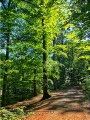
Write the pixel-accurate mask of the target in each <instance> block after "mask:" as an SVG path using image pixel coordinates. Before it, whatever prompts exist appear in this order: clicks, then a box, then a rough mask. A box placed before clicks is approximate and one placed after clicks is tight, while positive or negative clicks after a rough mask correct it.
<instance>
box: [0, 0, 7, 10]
mask: <svg viewBox="0 0 90 120" xmlns="http://www.w3.org/2000/svg"><path fill="white" fill-rule="evenodd" d="M0 2H1V3H2V5H3V7H4V9H6V7H5V5H4V3H3V1H2V0H0Z"/></svg>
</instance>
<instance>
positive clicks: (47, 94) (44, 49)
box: [42, 19, 51, 100]
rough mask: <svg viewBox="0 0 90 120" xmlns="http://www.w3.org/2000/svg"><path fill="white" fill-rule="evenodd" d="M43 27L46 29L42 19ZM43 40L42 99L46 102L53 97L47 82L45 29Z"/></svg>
mask: <svg viewBox="0 0 90 120" xmlns="http://www.w3.org/2000/svg"><path fill="white" fill-rule="evenodd" d="M42 27H44V19H42ZM42 39H43V97H42V100H44V99H47V98H49V97H51V95H49V93H48V82H47V81H48V78H47V69H46V61H47V52H46V50H47V41H46V38H45V32H44V29H43V35H42Z"/></svg>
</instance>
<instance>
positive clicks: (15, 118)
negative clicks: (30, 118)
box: [0, 107, 24, 120]
mask: <svg viewBox="0 0 90 120" xmlns="http://www.w3.org/2000/svg"><path fill="white" fill-rule="evenodd" d="M23 108H24V107H20V108H15V109H13V110H11V111H9V110H7V109H5V108H2V109H1V110H0V120H21V119H20V118H21V117H22V116H24V111H23Z"/></svg>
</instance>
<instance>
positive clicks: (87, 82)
mask: <svg viewBox="0 0 90 120" xmlns="http://www.w3.org/2000/svg"><path fill="white" fill-rule="evenodd" d="M82 89H83V90H84V91H85V96H86V98H87V99H89V98H90V76H87V77H85V78H84V80H83V82H82Z"/></svg>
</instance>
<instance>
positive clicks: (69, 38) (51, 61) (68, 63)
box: [0, 0, 90, 106]
mask: <svg viewBox="0 0 90 120" xmlns="http://www.w3.org/2000/svg"><path fill="white" fill-rule="evenodd" d="M81 2H82V4H81ZM0 6H1V8H0V13H1V23H0V29H1V34H0V35H1V40H0V43H1V48H0V49H1V50H0V56H1V57H0V58H1V59H0V83H1V84H0V90H1V91H2V95H0V97H1V98H0V101H1V105H2V106H6V105H8V104H13V103H16V102H18V101H22V100H25V99H30V98H31V97H34V96H36V95H37V94H39V93H43V98H42V99H46V98H48V97H50V95H49V92H48V90H49V91H51V90H57V89H61V88H65V87H66V86H67V87H69V86H71V85H72V86H73V85H80V84H82V88H83V89H84V91H86V96H88V97H87V98H89V97H90V76H89V75H90V20H89V17H90V7H89V6H90V2H89V1H88V0H87V1H85V0H80V1H79V0H72V1H68V0H67V1H64V0H37V1H36V0H32V1H29V0H0Z"/></svg>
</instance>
